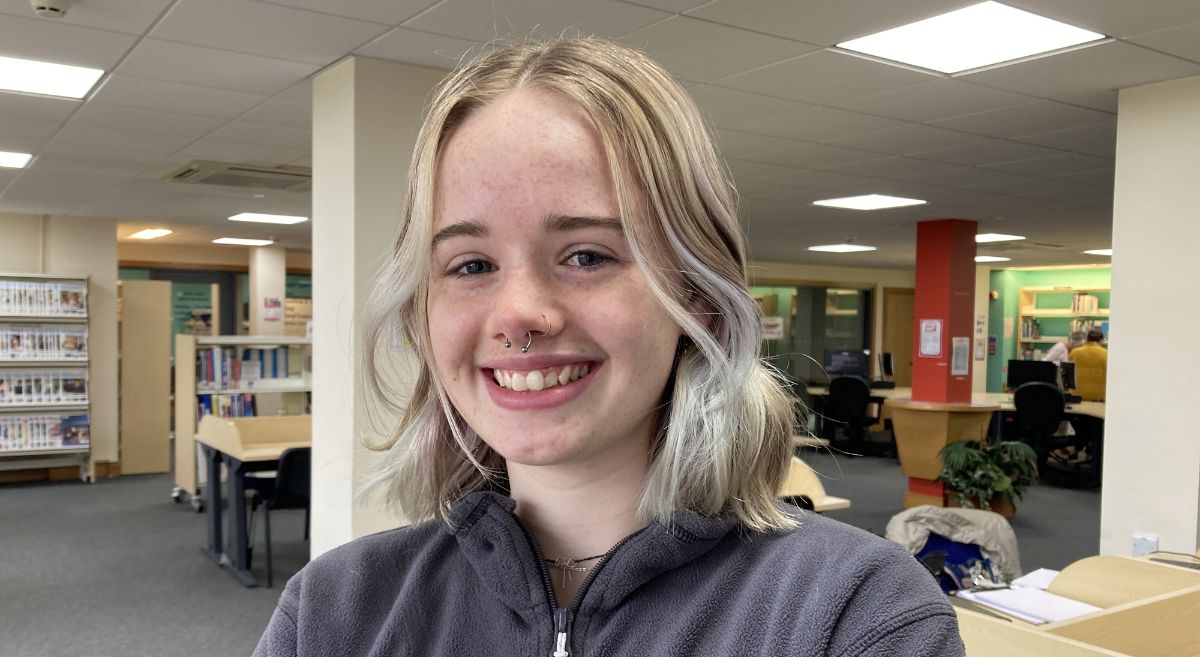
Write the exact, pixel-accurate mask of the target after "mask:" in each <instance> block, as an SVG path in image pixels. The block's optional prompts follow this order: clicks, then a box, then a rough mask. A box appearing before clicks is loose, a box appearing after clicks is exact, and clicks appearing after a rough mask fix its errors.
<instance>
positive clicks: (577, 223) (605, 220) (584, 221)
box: [432, 215, 624, 248]
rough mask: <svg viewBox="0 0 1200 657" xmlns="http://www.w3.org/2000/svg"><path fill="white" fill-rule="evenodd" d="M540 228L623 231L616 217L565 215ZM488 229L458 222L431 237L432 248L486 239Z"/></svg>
mask: <svg viewBox="0 0 1200 657" xmlns="http://www.w3.org/2000/svg"><path fill="white" fill-rule="evenodd" d="M542 228H543V230H545V231H546V232H547V233H565V232H569V231H572V230H582V229H585V228H604V229H607V230H615V231H618V232H622V231H624V228H623V227H622V225H621V220H620V219H617V218H616V217H574V216H565V215H550V216H548V217H546V218H545V219H542ZM489 234H490V231H489V230H488V227H487V226H485V225H483V224H481V223H479V222H477V221H460V222H458V223H454V224H450V225H449V226H446V227H445V228H443V229H441V230H439V231H438V232H437V234H436V235H434V236H433V243H432V246H433V247H434V248H436V247H437V245H438V244H440V243H442V242H445V241H446V240H449V239H451V238H455V237H480V238H482V237H487V236H488V235H489Z"/></svg>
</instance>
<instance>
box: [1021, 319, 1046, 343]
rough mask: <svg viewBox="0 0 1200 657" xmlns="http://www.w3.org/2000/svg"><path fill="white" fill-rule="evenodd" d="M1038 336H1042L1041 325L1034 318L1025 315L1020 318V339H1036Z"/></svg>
mask: <svg viewBox="0 0 1200 657" xmlns="http://www.w3.org/2000/svg"><path fill="white" fill-rule="evenodd" d="M1040 337H1042V327H1041V325H1040V324H1038V321H1037V320H1036V319H1034V318H1032V317H1026V318H1025V319H1022V320H1021V339H1022V340H1037V339H1038V338H1040Z"/></svg>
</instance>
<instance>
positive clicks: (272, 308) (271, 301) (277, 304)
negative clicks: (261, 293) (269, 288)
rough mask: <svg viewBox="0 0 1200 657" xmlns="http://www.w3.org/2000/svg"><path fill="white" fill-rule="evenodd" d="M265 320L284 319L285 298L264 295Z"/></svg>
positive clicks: (276, 320) (277, 320) (278, 320)
mask: <svg viewBox="0 0 1200 657" xmlns="http://www.w3.org/2000/svg"><path fill="white" fill-rule="evenodd" d="M263 321H264V322H281V321H283V300H282V299H280V298H279V297H263Z"/></svg>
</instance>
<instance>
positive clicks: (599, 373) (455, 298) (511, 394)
mask: <svg viewBox="0 0 1200 657" xmlns="http://www.w3.org/2000/svg"><path fill="white" fill-rule="evenodd" d="M436 180H437V188H436V190H435V195H434V226H433V232H434V235H435V237H434V240H433V242H434V244H433V265H432V271H431V279H430V294H429V307H428V312H429V332H430V335H431V338H432V346H433V357H434V361H435V366H436V369H437V373H438V375H439V377H440V379H441V381H442V383H443V385H444V386H445V388H446V391H447V393H448V394H449V396H450V399H451V401H452V402H453V403H454V406H455V408H456V409H458V411H459V413H460V414H461V415H462V416H463V418H464V419H465V420H466V421H467V423H468V424H470V425H471V427H472V428H473V429H474V430H475V431H476V432H477V433H479V435H480V436H481V437H482V438H483V439H484V440H485V441H486V442H487V443H488V445H490V446H491V447H492V449H494V450H496V451H497V452H498V453H500V455H502V456H503V457H504V458H505V459H506V460H507V461H508V462H509V464H510V466H511V465H512V464H513V463H519V464H524V465H559V464H574V465H579V464H597V463H603V462H605V461H609V462H614V461H612V459H624V458H627V457H628V458H638V459H645V455H646V450H647V446H648V443H649V440H650V436H651V433H652V431H653V426H652V423H653V421H654V416H655V413H654V411H655V409H656V407H657V406H658V405H659V403H660V401H661V399H662V393H663V389H664V387H665V385H666V381H667V378H668V375H669V374H670V368H671V363H672V360H673V357H674V353H675V345H676V342H677V341H678V338H679V336H680V335H681V333H680V330H679V328H678V326H677V325H676V324H675V323H674V321H673V320H672V319H671V318H670V316H669V315H667V313H666V311H665V310H663V309H662V307H661V306H660V305H659V304H658V302H657V301H655V299H654V297H653V296H652V295H651V293H650V290H649V288H648V285H647V282H646V279H645V277H644V276H643V275H642V273H641V271H640V270H639V269H638V267H637V265H636V264H635V263H634V261H633V258H632V256H631V253H630V249H629V246H628V244H627V243H626V241H625V236H624V233H623V232H622V230H621V222H622V221H628V220H632V219H630V218H622V217H621V216H620V211H619V209H618V205H617V200H616V196H615V193H614V189H613V184H612V180H611V179H610V176H609V172H608V162H607V159H606V157H605V154H604V151H603V149H602V146H601V143H600V140H599V137H598V135H597V134H596V132H595V130H594V128H593V127H592V125H591V123H590V121H589V120H588V119H587V117H586V115H585V114H584V113H583V111H582V110H581V109H579V108H578V107H577V106H575V105H574V104H572V103H571V102H570V101H568V100H566V99H564V98H563V97H561V96H559V95H557V94H554V93H551V92H547V91H541V90H528V89H526V90H519V91H516V92H513V93H511V94H508V95H506V96H504V97H503V98H501V99H499V100H497V101H495V102H493V103H491V104H490V105H488V106H486V107H483V108H482V109H480V110H477V111H476V112H475V113H474V114H473V115H471V116H470V117H469V118H468V119H467V120H466V121H465V122H464V123H463V124H461V125H460V126H459V127H458V128H457V130H455V132H454V133H453V135H452V136H451V137H450V138H449V140H448V142H447V143H446V144H445V145H444V146H443V151H442V154H441V157H440V160H439V162H438V169H437V178H436ZM547 320H549V323H550V324H551V328H552V332H551V334H550V335H549V336H543V335H542V332H543V331H546V329H547ZM529 332H532V336H533V344H532V346H531V347H530V349H529V351H528V353H522V352H521V348H522V347H523V346H525V344H526V342H527V341H528V333H529ZM506 338H507V339H508V340H509V341H510V342H511V344H512V346H511V347H510V348H505V346H504V343H505V339H506ZM497 378H499V380H500V382H498V381H497ZM538 388H541V389H538Z"/></svg>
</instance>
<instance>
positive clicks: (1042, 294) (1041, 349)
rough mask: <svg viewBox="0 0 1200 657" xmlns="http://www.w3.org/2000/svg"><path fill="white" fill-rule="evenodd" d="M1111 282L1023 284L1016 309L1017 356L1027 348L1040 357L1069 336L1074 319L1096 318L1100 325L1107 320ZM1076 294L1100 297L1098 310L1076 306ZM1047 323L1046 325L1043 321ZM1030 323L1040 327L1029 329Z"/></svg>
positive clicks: (1096, 322) (1092, 319)
mask: <svg viewBox="0 0 1200 657" xmlns="http://www.w3.org/2000/svg"><path fill="white" fill-rule="evenodd" d="M1110 291H1111V288H1110V287H1109V286H1092V287H1088V286H1041V287H1023V288H1021V297H1020V302H1019V303H1020V305H1019V306H1018V309H1017V326H1016V332H1017V358H1022V357H1023V356H1022V354H1024V353H1025V352H1027V351H1031V350H1032V351H1034V352H1035V355H1034V360H1040V356H1039V355H1037V354H1038V353H1042V354H1044V353H1045V352H1046V351H1048V350H1049V349H1050V348H1051V347H1053V346H1054V345H1055V343H1058V342H1062V341H1064V340H1066V339H1067V336H1068V335H1069V334H1070V332H1071V330H1070V325H1071V323H1072V322H1094V323H1095V324H1096V325H1097V326H1099V324H1100V323H1101V322H1107V321H1108V318H1109V308H1108V306H1107V302H1108V296H1109V292H1110ZM1077 295H1088V296H1095V297H1097V298H1099V300H1100V304H1099V305H1098V307H1097V308H1096V309H1095V310H1079V309H1076V308H1073V307H1072V306H1073V303H1072V299H1073V298H1074V297H1075V296H1077ZM1043 324H1045V326H1044V327H1043V326H1042V325H1043ZM1030 327H1036V328H1038V329H1039V330H1037V331H1030V330H1029V329H1030Z"/></svg>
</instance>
